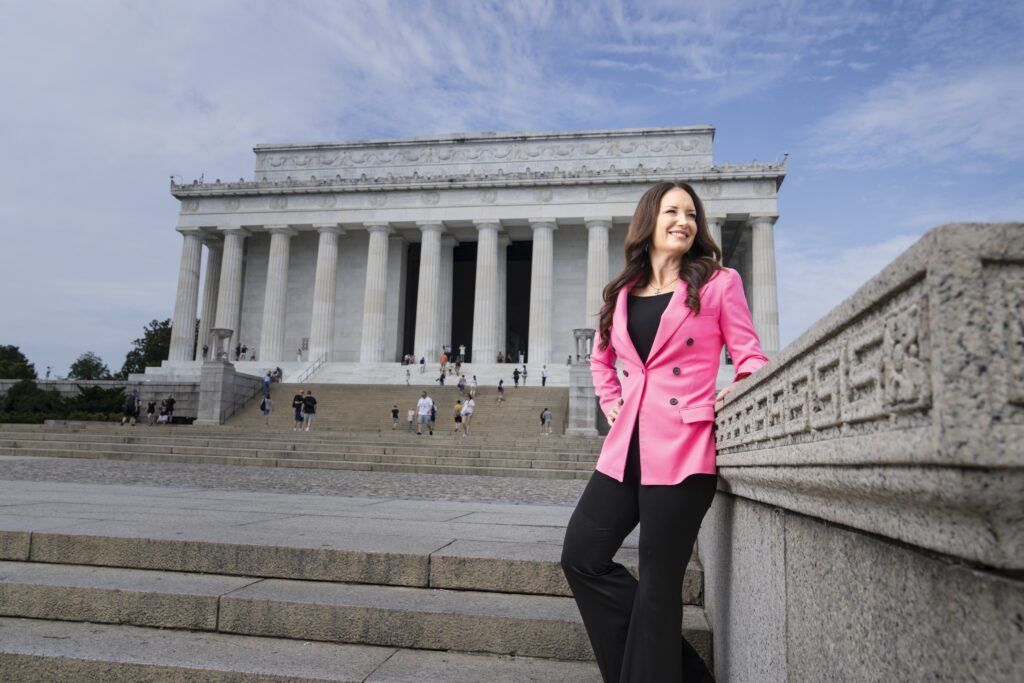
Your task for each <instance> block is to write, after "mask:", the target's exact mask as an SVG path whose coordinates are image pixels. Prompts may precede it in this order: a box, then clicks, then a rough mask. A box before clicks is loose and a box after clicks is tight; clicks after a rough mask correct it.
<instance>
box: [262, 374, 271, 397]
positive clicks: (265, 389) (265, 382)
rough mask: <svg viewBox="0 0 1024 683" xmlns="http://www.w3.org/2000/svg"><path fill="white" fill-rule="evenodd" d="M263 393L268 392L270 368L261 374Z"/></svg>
mask: <svg viewBox="0 0 1024 683" xmlns="http://www.w3.org/2000/svg"><path fill="white" fill-rule="evenodd" d="M263 393H264V394H269V393H270V370H267V374H266V375H264V376H263Z"/></svg>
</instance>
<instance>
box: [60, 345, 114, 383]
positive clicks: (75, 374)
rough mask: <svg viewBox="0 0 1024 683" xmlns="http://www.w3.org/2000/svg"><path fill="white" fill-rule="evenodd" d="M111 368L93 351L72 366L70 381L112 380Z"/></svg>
mask: <svg viewBox="0 0 1024 683" xmlns="http://www.w3.org/2000/svg"><path fill="white" fill-rule="evenodd" d="M110 378H111V377H110V368H108V367H107V366H106V365H104V364H103V359H101V358H100V357H99V356H97V355H96V354H95V353H93V352H92V351H86V352H85V353H83V354H82V355H81V356H79V357H78V360H76V361H75V362H74V363H72V364H71V370H70V372H68V379H110Z"/></svg>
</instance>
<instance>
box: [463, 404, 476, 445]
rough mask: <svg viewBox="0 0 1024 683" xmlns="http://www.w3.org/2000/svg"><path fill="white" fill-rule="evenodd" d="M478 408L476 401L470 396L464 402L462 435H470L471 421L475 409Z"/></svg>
mask: <svg viewBox="0 0 1024 683" xmlns="http://www.w3.org/2000/svg"><path fill="white" fill-rule="evenodd" d="M474 410H476V401H474V400H473V397H472V396H470V397H469V398H467V399H466V402H465V403H463V404H462V436H464V437H465V436H469V423H470V422H471V421H472V419H473V411H474Z"/></svg>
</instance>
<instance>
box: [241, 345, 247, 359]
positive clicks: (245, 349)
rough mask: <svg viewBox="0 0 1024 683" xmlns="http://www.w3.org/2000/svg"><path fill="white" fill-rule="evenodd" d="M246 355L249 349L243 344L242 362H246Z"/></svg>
mask: <svg viewBox="0 0 1024 683" xmlns="http://www.w3.org/2000/svg"><path fill="white" fill-rule="evenodd" d="M248 355H249V347H248V346H246V345H245V344H242V360H246V359H247V358H248Z"/></svg>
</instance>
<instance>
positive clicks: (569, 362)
mask: <svg viewBox="0 0 1024 683" xmlns="http://www.w3.org/2000/svg"><path fill="white" fill-rule="evenodd" d="M565 364H566V365H572V354H571V353H570V354H569V357H568V358H566V359H565Z"/></svg>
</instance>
